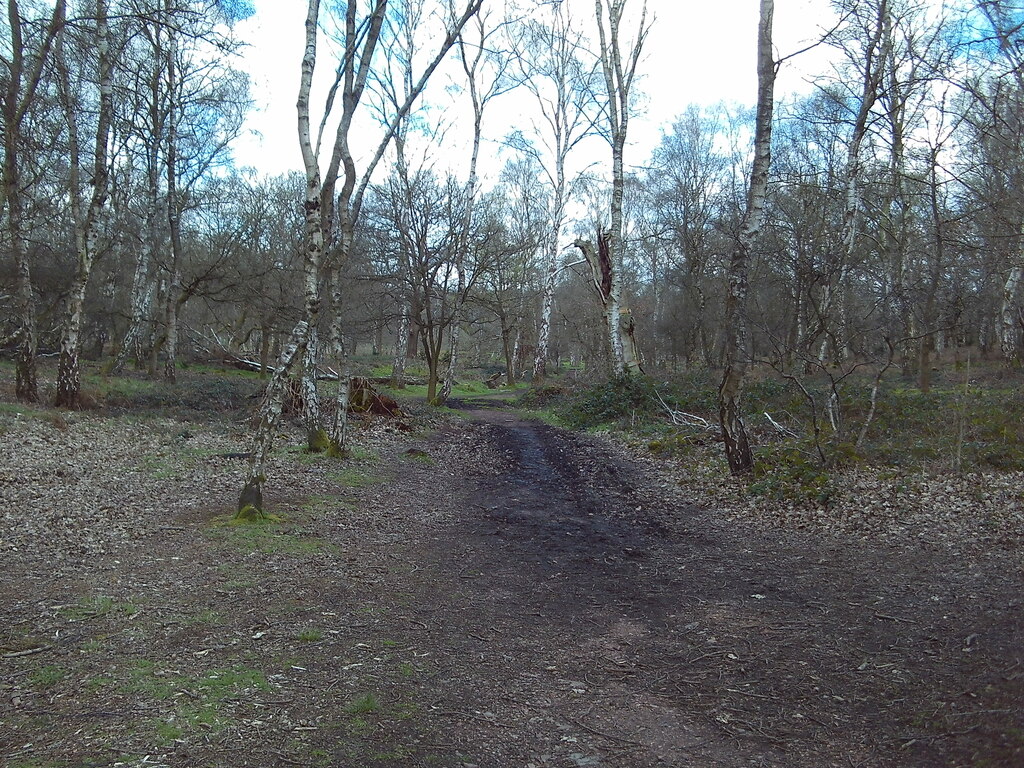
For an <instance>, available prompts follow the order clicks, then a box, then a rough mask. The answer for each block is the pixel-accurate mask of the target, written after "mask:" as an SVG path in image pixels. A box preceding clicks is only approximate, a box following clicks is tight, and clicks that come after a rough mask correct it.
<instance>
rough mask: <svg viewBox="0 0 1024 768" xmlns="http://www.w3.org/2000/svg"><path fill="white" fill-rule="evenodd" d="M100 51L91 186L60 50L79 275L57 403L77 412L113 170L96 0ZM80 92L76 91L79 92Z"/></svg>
mask: <svg viewBox="0 0 1024 768" xmlns="http://www.w3.org/2000/svg"><path fill="white" fill-rule="evenodd" d="M95 24H96V31H95V38H94V40H95V50H96V68H97V71H98V83H97V85H98V90H99V109H98V112H97V117H96V133H95V137H94V140H93V147H92V169H91V172H90V174H91V175H90V178H89V182H88V185H85V184H83V180H82V175H83V174H82V170H83V169H82V162H83V158H82V152H81V142H80V137H79V130H78V124H79V119H80V112H81V107H80V105H79V104H78V103H77V99H76V98H75V97H74V96H73V95H72V94H73V89H72V83H71V72H70V69H69V67H68V63H67V59H66V48H65V45H64V44H63V43H64V40H63V38H64V35H61V44H60V46H59V48H58V68H59V71H60V75H59V76H60V91H61V101H62V102H63V107H64V110H65V114H66V117H67V131H68V150H69V152H68V154H69V157H68V160H69V171H68V173H69V178H68V184H69V189H70V200H71V219H72V222H73V225H74V234H75V253H76V257H77V258H76V262H75V276H74V279H73V281H72V283H71V291H70V293H69V295H68V298H67V306H66V309H65V319H64V331H63V334H62V337H61V348H60V359H59V361H58V364H57V397H56V405H58V406H63V407H66V408H77V407H78V405H79V395H80V391H81V374H80V371H79V365H78V356H79V347H80V346H81V340H80V335H81V330H82V309H83V306H84V304H85V291H86V288H87V287H88V285H89V278H90V276H91V275H92V266H93V263H94V261H95V260H96V256H97V254H98V252H99V250H100V234H101V232H100V229H101V223H102V221H101V217H102V215H103V211H104V208H105V207H106V202H107V195H108V186H109V179H110V168H109V163H108V144H109V140H110V128H111V121H112V118H113V112H114V99H113V87H112V78H111V69H112V64H111V51H110V35H109V29H108V19H107V2H106V0H96V19H95ZM74 90H77V89H74ZM85 186H91V187H92V192H91V194H90V195H89V198H88V202H86V200H85V198H84V192H85V190H84V187H85Z"/></svg>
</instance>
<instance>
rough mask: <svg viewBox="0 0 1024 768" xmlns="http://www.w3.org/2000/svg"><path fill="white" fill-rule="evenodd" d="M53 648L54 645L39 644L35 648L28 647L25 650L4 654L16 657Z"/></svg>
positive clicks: (9, 657) (10, 657)
mask: <svg viewBox="0 0 1024 768" xmlns="http://www.w3.org/2000/svg"><path fill="white" fill-rule="evenodd" d="M51 648H53V646H52V645H39V646H36V647H35V648H27V649H25V650H24V651H10V652H9V653H5V654H4V658H5V659H16V658H18V657H19V656H31V655H32V654H33V653H42V652H43V651H48V650H50V649H51Z"/></svg>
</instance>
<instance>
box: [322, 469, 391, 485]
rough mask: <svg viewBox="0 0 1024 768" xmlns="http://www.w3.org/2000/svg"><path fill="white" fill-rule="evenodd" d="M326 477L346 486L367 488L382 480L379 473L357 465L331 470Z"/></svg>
mask: <svg viewBox="0 0 1024 768" xmlns="http://www.w3.org/2000/svg"><path fill="white" fill-rule="evenodd" d="M328 477H329V478H330V479H331V480H333V481H334V482H336V483H338V484H339V485H344V486H345V487H346V488H368V487H370V486H371V485H377V484H378V483H383V482H384V478H383V477H381V476H380V475H378V474H376V473H373V472H367V471H366V470H364V469H360V468H358V467H346V468H345V469H343V470H341V471H340V472H331V473H330V474H328Z"/></svg>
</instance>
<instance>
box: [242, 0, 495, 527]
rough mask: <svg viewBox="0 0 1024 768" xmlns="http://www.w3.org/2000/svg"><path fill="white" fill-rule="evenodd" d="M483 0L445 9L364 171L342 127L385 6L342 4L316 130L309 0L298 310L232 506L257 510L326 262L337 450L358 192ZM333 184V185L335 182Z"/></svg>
mask: <svg viewBox="0 0 1024 768" xmlns="http://www.w3.org/2000/svg"><path fill="white" fill-rule="evenodd" d="M482 4H483V0H467V2H466V3H465V6H464V7H463V10H462V12H461V13H453V14H452V16H451V18H450V20H449V22H448V23H447V24H446V29H445V36H444V38H443V39H442V41H441V43H440V44H439V45H438V47H437V49H436V52H435V55H434V56H433V58H432V59H431V60H430V62H429V63H428V64H427V66H426V67H425V68H424V70H423V72H422V73H421V74H420V75H419V77H418V78H416V79H415V81H414V82H413V84H412V88H411V89H410V92H409V93H408V94H407V96H406V98H405V100H404V101H403V102H402V103H401V104H400V105H399V106H398V108H397V110H395V112H394V113H393V114H392V115H391V116H390V119H389V120H387V121H386V122H385V123H384V124H383V125H382V126H381V134H380V139H379V141H378V143H377V146H376V149H375V150H374V152H373V154H372V156H371V158H370V160H369V161H368V162H367V163H366V165H365V167H364V168H363V170H362V171H360V170H359V169H358V168H357V165H356V157H355V155H354V154H353V152H352V148H351V146H350V142H349V139H350V136H349V134H350V132H351V129H352V124H353V121H354V119H355V117H356V112H357V110H358V108H359V106H360V103H361V101H362V98H363V94H364V92H365V89H366V85H367V80H368V78H369V76H370V72H371V69H372V67H373V65H374V62H375V60H376V57H377V49H378V45H379V43H380V42H381V33H382V29H383V28H384V22H385V15H386V12H387V10H388V0H374V2H373V3H372V4H371V5H370V7H369V10H368V12H367V13H366V15H365V16H363V17H362V18H359V15H358V8H357V6H358V4H357V3H354V2H352V3H347V4H346V5H345V11H344V19H343V52H342V56H341V60H340V61H339V62H338V66H337V68H336V70H335V73H334V77H333V80H332V83H331V86H330V88H329V90H328V94H327V97H326V100H325V103H324V107H323V110H322V116H321V119H320V122H319V127H318V129H317V130H316V131H315V132H314V130H313V127H312V123H311V107H310V92H311V90H312V86H313V77H314V74H315V71H316V66H317V44H318V38H319V23H320V0H309V4H308V7H307V12H306V20H305V26H306V36H305V50H304V53H303V57H302V66H301V79H300V85H299V95H298V100H297V102H296V111H297V116H298V132H299V146H300V149H301V150H302V160H303V167H304V169H305V173H306V194H305V200H304V203H303V205H304V210H305V238H304V245H303V253H304V261H305V270H304V274H305V277H304V282H305V317H304V318H303V320H301V321H300V322H299V323H298V324H297V325H296V326H295V328H294V329H293V331H292V335H291V338H290V340H289V343H288V344H287V345H286V347H285V350H284V352H283V353H282V356H281V358H280V360H279V361H278V365H277V371H276V372H275V374H274V376H273V377H272V378H271V380H270V383H269V384H268V387H267V393H266V395H265V397H264V403H263V406H262V416H261V424H263V423H264V422H265V423H267V424H268V425H269V426H268V428H266V429H263V428H262V427H261V429H260V430H258V431H257V434H256V437H255V443H256V444H255V447H254V448H253V451H252V459H251V460H250V462H249V472H248V481H247V483H246V486H245V489H244V490H243V493H242V496H241V497H240V498H239V511H241V510H242V509H243V508H244V507H246V506H251V507H254V508H256V509H258V510H260V511H262V484H263V482H264V465H265V459H266V455H267V453H268V451H269V443H270V440H271V438H272V436H273V431H274V427H275V426H276V423H277V420H278V419H279V418H280V413H281V407H282V403H283V399H284V394H285V391H284V385H285V383H286V381H287V378H288V376H289V374H290V372H291V368H292V365H293V364H294V363H295V361H296V359H297V358H298V357H299V356H300V355H303V354H308V349H307V347H308V345H309V340H310V332H311V330H312V329H314V328H316V326H317V325H318V323H319V319H320V310H321V295H320V284H321V281H322V280H323V279H324V277H325V274H324V271H325V268H326V267H330V268H331V269H332V270H333V273H334V279H333V280H332V281H331V282H332V284H333V285H332V290H331V299H332V304H333V306H332V310H333V322H332V323H331V343H332V345H333V347H334V351H335V354H336V355H338V357H339V358H340V360H341V363H340V366H339V367H340V368H341V370H342V373H343V376H342V381H341V382H340V383H339V387H338V396H337V402H336V407H335V419H334V422H333V425H332V430H331V435H330V440H329V442H328V445H329V452H331V453H334V454H344V453H345V451H346V450H347V446H346V442H347V425H348V382H347V378H346V377H345V376H344V372H345V370H346V368H347V355H346V353H345V350H344V341H343V334H342V330H343V329H342V319H341V313H340V309H341V302H342V290H341V284H340V279H339V267H340V264H343V263H344V262H345V261H346V260H347V258H348V255H349V251H350V250H351V248H352V244H353V241H354V235H355V226H356V222H357V220H358V218H359V213H360V209H361V207H362V201H363V196H364V195H365V193H366V189H367V187H368V185H369V183H370V179H371V177H372V175H373V172H374V170H375V169H376V167H377V164H378V163H379V162H380V160H381V158H382V157H383V155H384V152H385V151H386V150H387V148H388V146H389V145H390V144H391V141H392V139H393V138H394V136H395V133H396V131H397V130H398V126H399V124H400V123H401V121H402V120H403V119H404V118H405V116H406V115H407V114H408V113H409V111H410V110H411V109H412V107H413V105H414V104H415V102H416V100H417V99H418V98H419V96H420V94H421V93H422V92H423V90H424V88H425V87H426V85H427V82H428V80H429V79H430V77H431V75H432V74H433V73H434V71H435V70H436V69H437V67H438V66H439V65H440V63H441V61H442V60H443V59H444V58H445V57H446V56H447V54H448V52H449V51H450V50H451V47H452V46H453V45H454V44H455V42H456V40H457V39H458V36H459V35H460V34H461V32H462V29H463V27H464V26H465V25H466V23H467V22H468V21H469V20H470V19H471V18H472V17H473V16H475V15H476V14H477V12H479V10H480V7H481V5H482ZM339 96H340V100H341V114H340V116H338V118H337V124H336V126H335V129H334V136H333V142H332V144H331V150H330V160H329V163H328V165H327V168H326V170H325V171H324V172H323V173H321V167H320V150H321V147H322V146H323V144H324V140H325V139H327V140H329V141H330V140H331V139H330V136H329V134H328V132H327V128H328V123H329V121H330V120H331V119H332V116H333V115H334V114H335V107H336V103H337V99H338V97H339ZM339 183H340V185H341V186H340V189H339V188H338V185H339ZM335 222H336V227H335ZM335 234H336V241H335V242H333V243H332V245H333V248H334V251H335V253H334V254H333V261H334V263H333V264H325V263H324V255H325V245H326V244H327V243H328V242H330V241H331V240H332V238H333V237H334V236H335ZM316 421H319V419H318V417H317V416H316V415H314V423H315V422H316ZM316 442H321V441H316ZM310 443H311V444H313V443H314V441H313V440H310Z"/></svg>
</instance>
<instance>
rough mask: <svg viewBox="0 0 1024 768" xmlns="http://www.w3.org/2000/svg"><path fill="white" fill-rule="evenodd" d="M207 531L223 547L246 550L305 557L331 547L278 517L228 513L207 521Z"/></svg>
mask: <svg viewBox="0 0 1024 768" xmlns="http://www.w3.org/2000/svg"><path fill="white" fill-rule="evenodd" d="M206 533H207V535H208V536H209V537H210V538H212V539H213V540H214V541H216V542H218V543H219V544H221V545H222V546H223V547H225V548H228V549H233V550H237V551H240V552H246V553H248V552H262V553H264V554H273V555H294V556H304V555H305V556H308V555H315V554H319V553H321V552H331V551H333V550H334V547H333V545H331V544H330V543H329V542H327V541H325V540H324V539H322V538H320V537H319V536H308V535H304V534H302V533H301V530H300V529H298V528H296V527H295V526H292V525H289V524H288V523H286V522H285V521H284V520H282V519H281V518H276V519H266V520H253V521H234V518H233V517H231V516H221V517H218V518H215V519H214V520H213V521H212V522H211V523H210V526H209V527H208V528H207V530H206Z"/></svg>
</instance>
